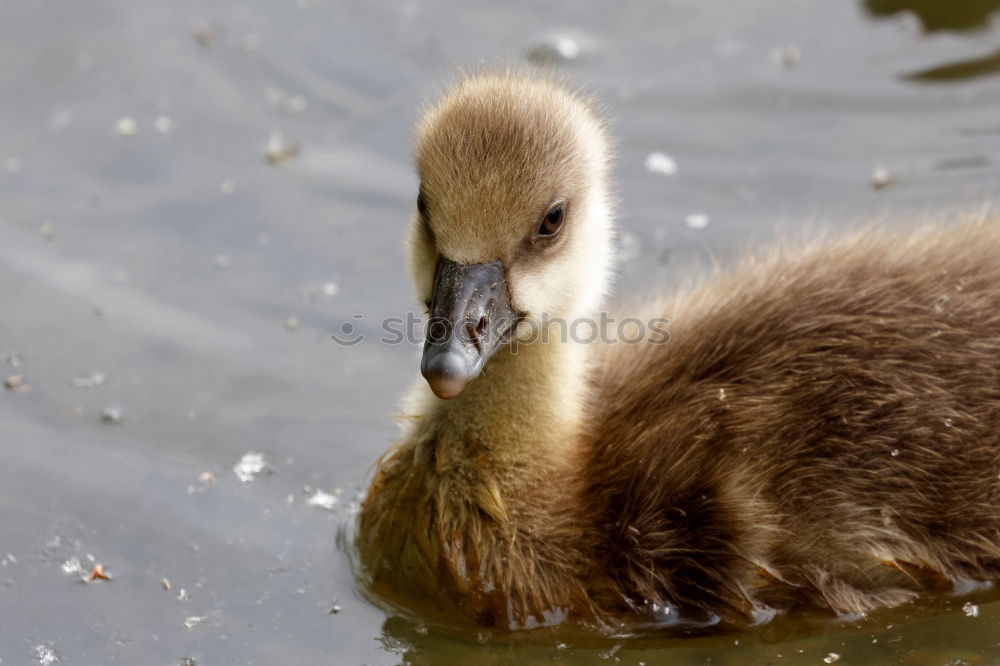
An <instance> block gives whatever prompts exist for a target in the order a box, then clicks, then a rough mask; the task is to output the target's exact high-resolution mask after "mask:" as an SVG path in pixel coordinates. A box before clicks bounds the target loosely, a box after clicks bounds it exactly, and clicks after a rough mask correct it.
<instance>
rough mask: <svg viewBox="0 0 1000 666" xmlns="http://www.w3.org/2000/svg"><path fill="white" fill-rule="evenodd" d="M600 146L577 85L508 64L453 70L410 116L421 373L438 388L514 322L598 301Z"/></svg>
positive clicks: (443, 389) (602, 263)
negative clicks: (503, 69) (446, 87)
mask: <svg viewBox="0 0 1000 666" xmlns="http://www.w3.org/2000/svg"><path fill="white" fill-rule="evenodd" d="M606 144H607V141H606V138H605V132H604V128H603V126H602V124H601V122H600V121H599V120H598V118H597V117H596V115H595V114H594V113H593V111H592V110H591V108H590V106H589V104H588V103H587V101H586V100H585V99H584V98H583V97H581V96H580V95H579V94H577V93H574V92H571V91H569V90H567V89H565V88H564V87H562V86H560V85H559V84H557V83H555V82H553V81H551V80H547V79H539V78H529V77H523V76H518V75H514V74H509V73H501V74H490V75H480V76H476V77H471V78H466V79H464V80H462V81H461V82H460V83H458V84H457V85H456V86H454V87H453V88H452V89H451V90H450V91H449V92H448V93H447V94H445V95H444V97H443V98H442V99H441V100H440V101H438V102H437V103H436V104H435V105H434V106H433V107H431V108H430V109H429V110H428V112H427V113H426V115H425V116H424V118H423V120H422V121H421V122H420V123H419V125H418V129H417V147H416V162H417V170H418V173H419V176H420V191H419V194H418V196H417V201H416V209H415V211H414V214H413V216H412V220H411V229H410V258H411V262H410V263H411V268H412V271H413V277H414V282H415V284H416V285H417V289H418V292H419V295H420V297H421V300H423V301H424V302H425V303H426V304H427V308H428V310H429V314H430V317H431V319H430V323H429V324H428V328H427V339H426V342H425V346H424V355H423V361H422V363H421V371H422V373H423V375H424V377H425V378H426V379H427V382H428V383H429V384H430V387H431V389H432V390H433V391H434V393H435V394H436V395H437V396H438V397H439V398H454V397H455V396H457V395H458V394H459V393H461V392H462V390H463V389H464V388H465V387H466V386H467V385H468V383H469V382H471V381H472V380H473V379H474V378H475V377H476V376H477V375H479V373H480V372H481V371H482V369H483V367H484V366H485V365H486V363H487V362H488V361H489V360H490V358H491V357H492V356H493V355H494V354H495V353H496V352H497V350H498V349H500V348H501V347H502V346H504V344H505V343H506V342H508V340H510V339H511V337H512V336H515V335H518V334H519V331H538V330H539V329H540V327H542V326H543V325H545V322H546V321H551V320H552V319H555V318H559V319H563V320H566V321H571V320H572V319H575V318H577V317H584V316H590V315H592V314H593V313H594V312H596V311H597V308H598V307H599V304H600V301H601V298H602V297H603V295H604V292H605V289H606V284H607V281H608V274H609V264H610V257H611V216H610V210H609V206H608V202H607V195H606V185H605V173H606V170H607V162H608V149H607V145H606ZM525 324H529V325H527V326H526V325H525Z"/></svg>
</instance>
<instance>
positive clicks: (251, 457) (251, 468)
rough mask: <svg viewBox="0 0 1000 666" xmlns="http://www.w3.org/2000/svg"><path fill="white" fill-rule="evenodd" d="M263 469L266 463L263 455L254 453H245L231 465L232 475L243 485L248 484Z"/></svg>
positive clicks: (265, 467)
mask: <svg viewBox="0 0 1000 666" xmlns="http://www.w3.org/2000/svg"><path fill="white" fill-rule="evenodd" d="M265 469H267V461H266V460H265V459H264V454H263V453H258V452H256V451H247V452H246V453H244V454H243V457H242V458H240V460H239V462H237V463H236V464H235V465H233V473H234V474H236V478H237V479H239V480H240V481H242V482H243V483H250V482H251V481H253V480H254V479H255V478H257V475H258V474H260V473H261V472H263V471H264V470H265Z"/></svg>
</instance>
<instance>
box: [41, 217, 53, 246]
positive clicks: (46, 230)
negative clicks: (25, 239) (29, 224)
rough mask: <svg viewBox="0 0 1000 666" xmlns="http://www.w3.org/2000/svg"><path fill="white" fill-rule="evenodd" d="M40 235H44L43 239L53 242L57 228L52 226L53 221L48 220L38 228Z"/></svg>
mask: <svg viewBox="0 0 1000 666" xmlns="http://www.w3.org/2000/svg"><path fill="white" fill-rule="evenodd" d="M38 235H39V236H41V237H42V240H44V241H48V242H50V243H51V242H52V240H53V239H54V238H55V237H56V229H55V227H53V226H52V223H50V222H46V223H45V224H43V225H42V226H41V227H40V228H39V229H38Z"/></svg>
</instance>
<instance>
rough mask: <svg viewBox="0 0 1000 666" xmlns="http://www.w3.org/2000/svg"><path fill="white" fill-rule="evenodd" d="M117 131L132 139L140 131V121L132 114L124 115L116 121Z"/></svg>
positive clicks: (120, 134)
mask: <svg viewBox="0 0 1000 666" xmlns="http://www.w3.org/2000/svg"><path fill="white" fill-rule="evenodd" d="M115 131H116V132H118V134H119V136H124V137H126V138H129V139H131V138H132V137H134V136H135V135H136V133H137V132H138V131H139V123H137V122H136V121H135V118H132V117H131V116H123V117H121V118H119V119H118V122H117V123H115Z"/></svg>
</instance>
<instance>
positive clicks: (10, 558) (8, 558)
mask: <svg viewBox="0 0 1000 666" xmlns="http://www.w3.org/2000/svg"><path fill="white" fill-rule="evenodd" d="M7 564H17V558H16V557H14V553H7V554H6V555H5V556H4V558H3V565H4V566H7Z"/></svg>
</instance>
